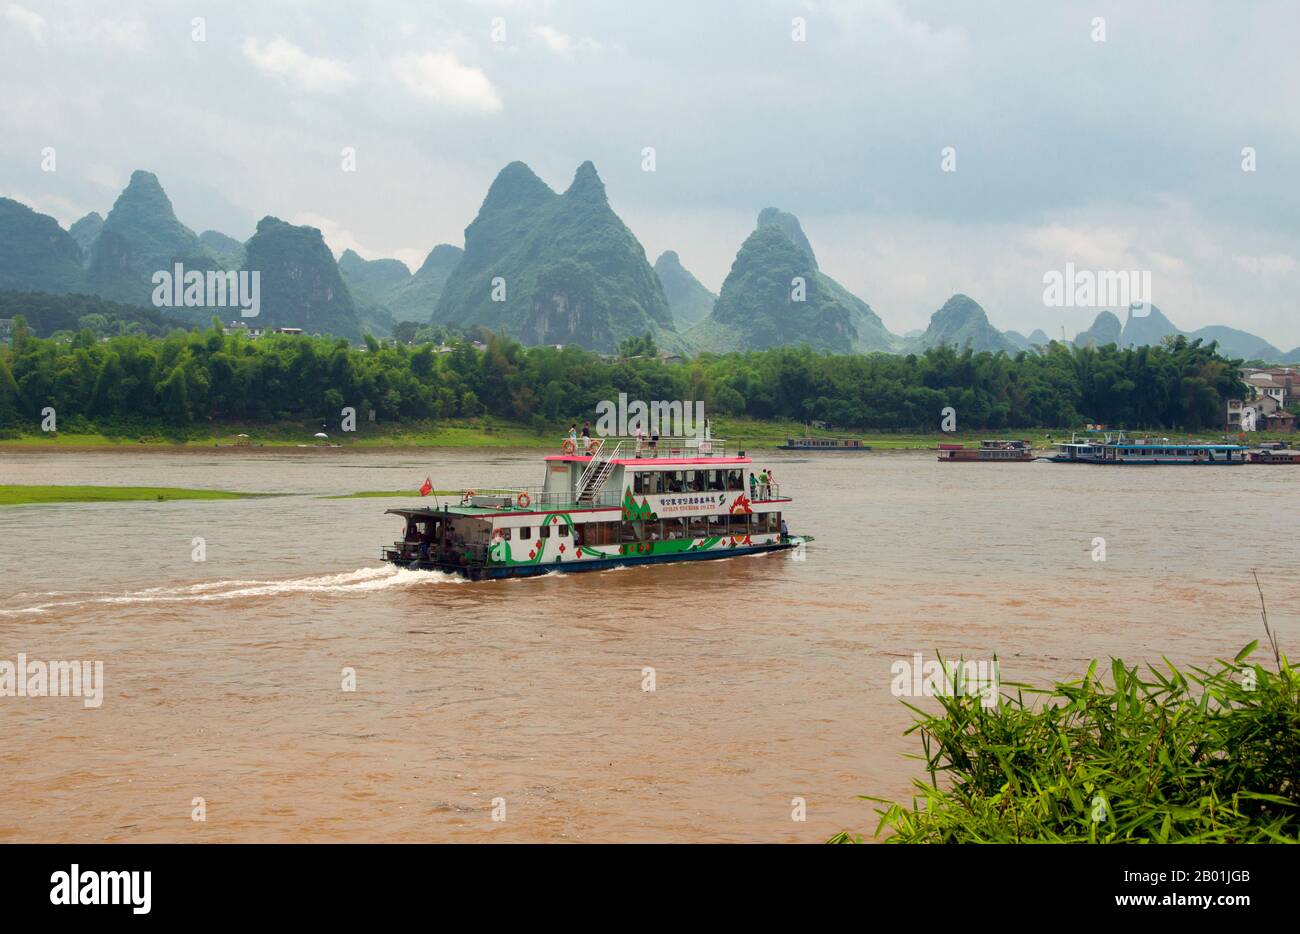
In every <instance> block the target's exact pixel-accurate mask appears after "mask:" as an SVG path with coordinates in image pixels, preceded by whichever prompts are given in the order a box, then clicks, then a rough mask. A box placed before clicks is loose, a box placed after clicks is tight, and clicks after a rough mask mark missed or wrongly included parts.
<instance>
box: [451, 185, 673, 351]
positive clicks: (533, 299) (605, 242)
mask: <svg viewBox="0 0 1300 934" xmlns="http://www.w3.org/2000/svg"><path fill="white" fill-rule="evenodd" d="M432 323H434V324H440V325H454V326H457V327H462V328H464V327H471V326H474V325H484V326H486V327H489V328H492V329H493V330H495V331H503V332H505V333H508V334H511V335H513V336H515V337H517V338H518V339H520V340H521V341H523V342H524V343H526V344H567V343H575V344H580V345H581V346H584V347H587V348H589V349H593V350H601V351H612V350H613V349H614V348H615V346H616V345H617V344H618V342H619V341H620V340H623V339H625V338H627V337H632V336H638V335H641V334H645V333H647V332H649V333H652V334H653V335H654V336H655V337H656V339H657V340H658V341H659V343H660V346H662V347H665V348H667V349H672V348H675V347H681V346H682V341H681V339H680V336H679V335H678V334H677V332H676V328H675V326H674V324H673V317H672V312H671V311H670V309H669V307H668V300H667V298H666V297H665V295H664V290H663V287H662V285H661V284H660V282H659V279H658V277H657V276H656V275H655V273H654V270H653V269H651V268H650V264H649V262H647V260H646V256H645V249H644V248H643V247H642V246H641V243H640V242H639V241H638V240H637V239H636V237H635V236H634V235H633V234H632V232H631V231H630V230H629V229H628V228H627V226H626V225H625V224H624V223H623V222H622V220H620V219H619V217H618V215H617V214H615V213H614V211H613V209H612V208H611V207H610V206H609V202H608V200H607V199H606V196H605V186H604V184H603V183H602V182H601V180H600V177H599V175H598V174H597V173H596V168H595V166H593V165H592V164H591V163H590V162H584V163H583V164H582V165H580V166H579V167H578V170H577V172H576V173H575V174H574V177H573V182H572V184H571V185H570V186H569V188H568V189H567V190H566V191H565V192H564V193H563V194H556V193H555V192H554V191H552V190H551V189H550V188H549V187H548V186H547V185H546V184H545V183H544V182H543V181H542V180H541V179H540V178H538V177H537V176H536V175H535V174H534V173H533V171H532V170H531V169H529V168H528V166H526V165H524V164H523V163H522V162H512V163H510V164H509V165H507V166H506V167H505V168H504V169H502V170H501V172H500V173H499V174H498V175H497V177H496V179H495V180H494V181H493V183H492V185H491V187H490V188H489V189H488V193H487V196H486V197H485V198H484V200H483V205H482V207H480V208H479V212H478V215H477V216H476V217H475V218H474V220H473V222H472V223H471V224H470V225H469V226H468V227H467V228H466V229H465V253H464V256H463V257H461V260H460V262H459V263H458V264H457V265H456V267H455V269H454V270H453V271H452V273H451V275H450V276H449V277H448V279H447V283H446V285H445V287H444V288H443V290H442V294H441V296H440V297H439V299H438V304H437V307H436V308H435V310H434V313H433V317H432Z"/></svg>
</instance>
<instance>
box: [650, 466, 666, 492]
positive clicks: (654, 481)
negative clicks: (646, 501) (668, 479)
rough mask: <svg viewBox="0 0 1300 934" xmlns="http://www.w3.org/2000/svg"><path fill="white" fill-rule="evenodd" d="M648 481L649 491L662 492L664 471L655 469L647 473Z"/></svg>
mask: <svg viewBox="0 0 1300 934" xmlns="http://www.w3.org/2000/svg"><path fill="white" fill-rule="evenodd" d="M648 479H649V481H650V492H651V493H662V492H663V491H664V473H663V471H662V470H656V471H655V472H654V473H651V474H649V475H648Z"/></svg>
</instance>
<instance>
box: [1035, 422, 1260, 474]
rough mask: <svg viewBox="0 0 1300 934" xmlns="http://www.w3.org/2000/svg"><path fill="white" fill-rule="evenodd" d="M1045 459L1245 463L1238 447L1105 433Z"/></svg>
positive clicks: (1064, 445) (1069, 445) (1059, 446)
mask: <svg viewBox="0 0 1300 934" xmlns="http://www.w3.org/2000/svg"><path fill="white" fill-rule="evenodd" d="M1056 449H1057V453H1055V454H1053V455H1052V456H1051V457H1050V458H1048V459H1049V460H1051V461H1052V462H1054V463H1058V464H1130V465H1133V464H1139V465H1141V464H1146V465H1162V466H1175V465H1179V464H1190V465H1205V466H1231V465H1235V464H1244V463H1246V452H1247V449H1246V447H1245V446H1244V445H1240V444H1222V443H1218V442H1211V441H1173V440H1171V439H1169V438H1138V439H1130V438H1128V437H1126V436H1125V435H1124V433H1123V432H1122V431H1120V432H1107V433H1105V434H1104V435H1103V436H1102V438H1101V439H1100V440H1085V441H1080V440H1079V438H1078V435H1077V434H1076V435H1075V436H1073V437H1072V438H1071V439H1070V441H1069V442H1068V443H1058V444H1057V445H1056Z"/></svg>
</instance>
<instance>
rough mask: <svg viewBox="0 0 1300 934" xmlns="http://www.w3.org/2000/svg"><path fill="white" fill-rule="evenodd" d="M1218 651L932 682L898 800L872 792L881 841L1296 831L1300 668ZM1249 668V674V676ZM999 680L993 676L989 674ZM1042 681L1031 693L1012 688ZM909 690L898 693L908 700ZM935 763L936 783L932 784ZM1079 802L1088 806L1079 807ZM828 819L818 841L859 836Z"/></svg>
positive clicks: (1299, 817) (1252, 836)
mask: <svg viewBox="0 0 1300 934" xmlns="http://www.w3.org/2000/svg"><path fill="white" fill-rule="evenodd" d="M1256 645H1257V643H1255V642H1252V643H1251V644H1250V645H1248V646H1247V647H1246V648H1245V649H1243V650H1242V651H1241V653H1240V654H1239V655H1238V656H1237V657H1236V659H1235V660H1234V661H1233V662H1226V661H1220V662H1219V663H1218V666H1219V667H1218V668H1217V669H1216V670H1214V671H1204V670H1201V669H1193V672H1192V673H1191V674H1190V675H1185V674H1183V673H1182V672H1180V671H1179V670H1178V669H1176V668H1175V667H1174V666H1173V665H1172V664H1170V663H1169V662H1168V660H1165V665H1166V666H1167V667H1168V670H1167V672H1166V671H1162V670H1158V669H1157V668H1155V667H1151V668H1149V671H1150V679H1149V680H1148V679H1146V678H1144V677H1141V676H1139V674H1138V668H1137V667H1136V666H1134V667H1132V668H1128V667H1126V666H1125V664H1124V662H1123V661H1121V660H1118V659H1116V660H1113V661H1112V663H1111V684H1110V685H1109V686H1108V685H1107V684H1105V683H1103V680H1102V679H1101V678H1100V677H1099V676H1098V675H1097V663H1096V662H1095V661H1094V662H1093V664H1092V665H1091V666H1090V667H1089V669H1088V673H1087V674H1086V675H1085V676H1084V677H1083V679H1082V680H1080V681H1077V682H1071V683H1067V684H1057V685H1056V687H1055V688H1054V689H1052V690H1051V691H1035V690H1034V689H1031V688H1030V689H1024V688H1022V689H1021V690H1020V691H1019V692H1018V693H1017V694H1016V696H1015V697H1014V698H1012V697H1010V696H1008V695H1007V694H1006V693H1005V692H1004V694H1003V702H1002V703H1001V704H1000V705H998V706H997V707H991V708H985V707H982V706H981V705H980V698H979V696H978V695H967V696H958V697H952V698H941V702H942V704H943V712H942V714H938V715H930V714H926V713H924V712H922V711H920V710H918V709H917V708H912V709H913V710H916V712H917V714H918V716H919V719H918V720H917V722H916V723H915V724H914V725H913V726H912V727H911V728H910V729H909V730H908V732H909V733H911V732H919V733H920V735H921V743H922V746H923V748H924V751H925V756H924V758H925V761H926V766H927V769H928V771H929V773H930V777H929V781H928V782H925V781H917V782H916V787H917V789H918V792H919V795H918V798H914V799H913V802H912V806H911V807H910V808H908V807H905V806H903V805H900V804H897V803H893V802H889V801H885V800H883V799H880V798H867V800H872V801H877V802H880V803H881V804H882V805H883V807H881V808H878V809H877V811H876V813H878V814H879V815H880V824H879V826H878V827H877V829H876V834H877V836H879V835H880V834H881V833H882V831H889V832H890V836H888V838H887V840H888V842H891V843H1022V842H1043V843H1268V842H1289V843H1295V842H1297V838H1298V837H1300V674H1298V673H1297V672H1296V671H1295V670H1293V669H1292V668H1291V667H1290V666H1289V665H1288V664H1287V662H1286V659H1285V658H1284V657H1282V656H1280V655H1277V656H1276V658H1277V670H1276V671H1269V670H1268V669H1267V668H1265V667H1263V666H1261V665H1255V664H1247V663H1246V659H1247V657H1248V656H1249V655H1250V654H1251V653H1252V652H1253V651H1254V649H1255V647H1256ZM1252 679H1253V682H1254V683H1253V685H1252V684H1251V681H1252ZM1003 687H1004V688H1005V687H1007V685H1005V684H1004V685H1003ZM1026 693H1028V694H1036V693H1041V694H1043V695H1045V696H1044V698H1043V700H1042V703H1041V704H1038V705H1031V704H1029V703H1027V702H1026V700H1025V694H1026ZM909 706H910V705H909ZM941 779H942V784H943V787H942V788H941V787H940V783H941ZM1094 816H1098V817H1100V819H1099V820H1094ZM860 841H861V838H860V837H856V836H853V835H850V834H847V833H841V834H839V835H838V836H836V837H834V838H832V840H831V842H833V843H854V842H860Z"/></svg>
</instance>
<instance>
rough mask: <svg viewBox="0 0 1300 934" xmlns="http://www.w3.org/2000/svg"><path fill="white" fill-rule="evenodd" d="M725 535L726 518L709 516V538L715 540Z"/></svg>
mask: <svg viewBox="0 0 1300 934" xmlns="http://www.w3.org/2000/svg"><path fill="white" fill-rule="evenodd" d="M726 534H727V517H726V516H710V517H709V537H710V538H716V537H718V536H722V535H726Z"/></svg>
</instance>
